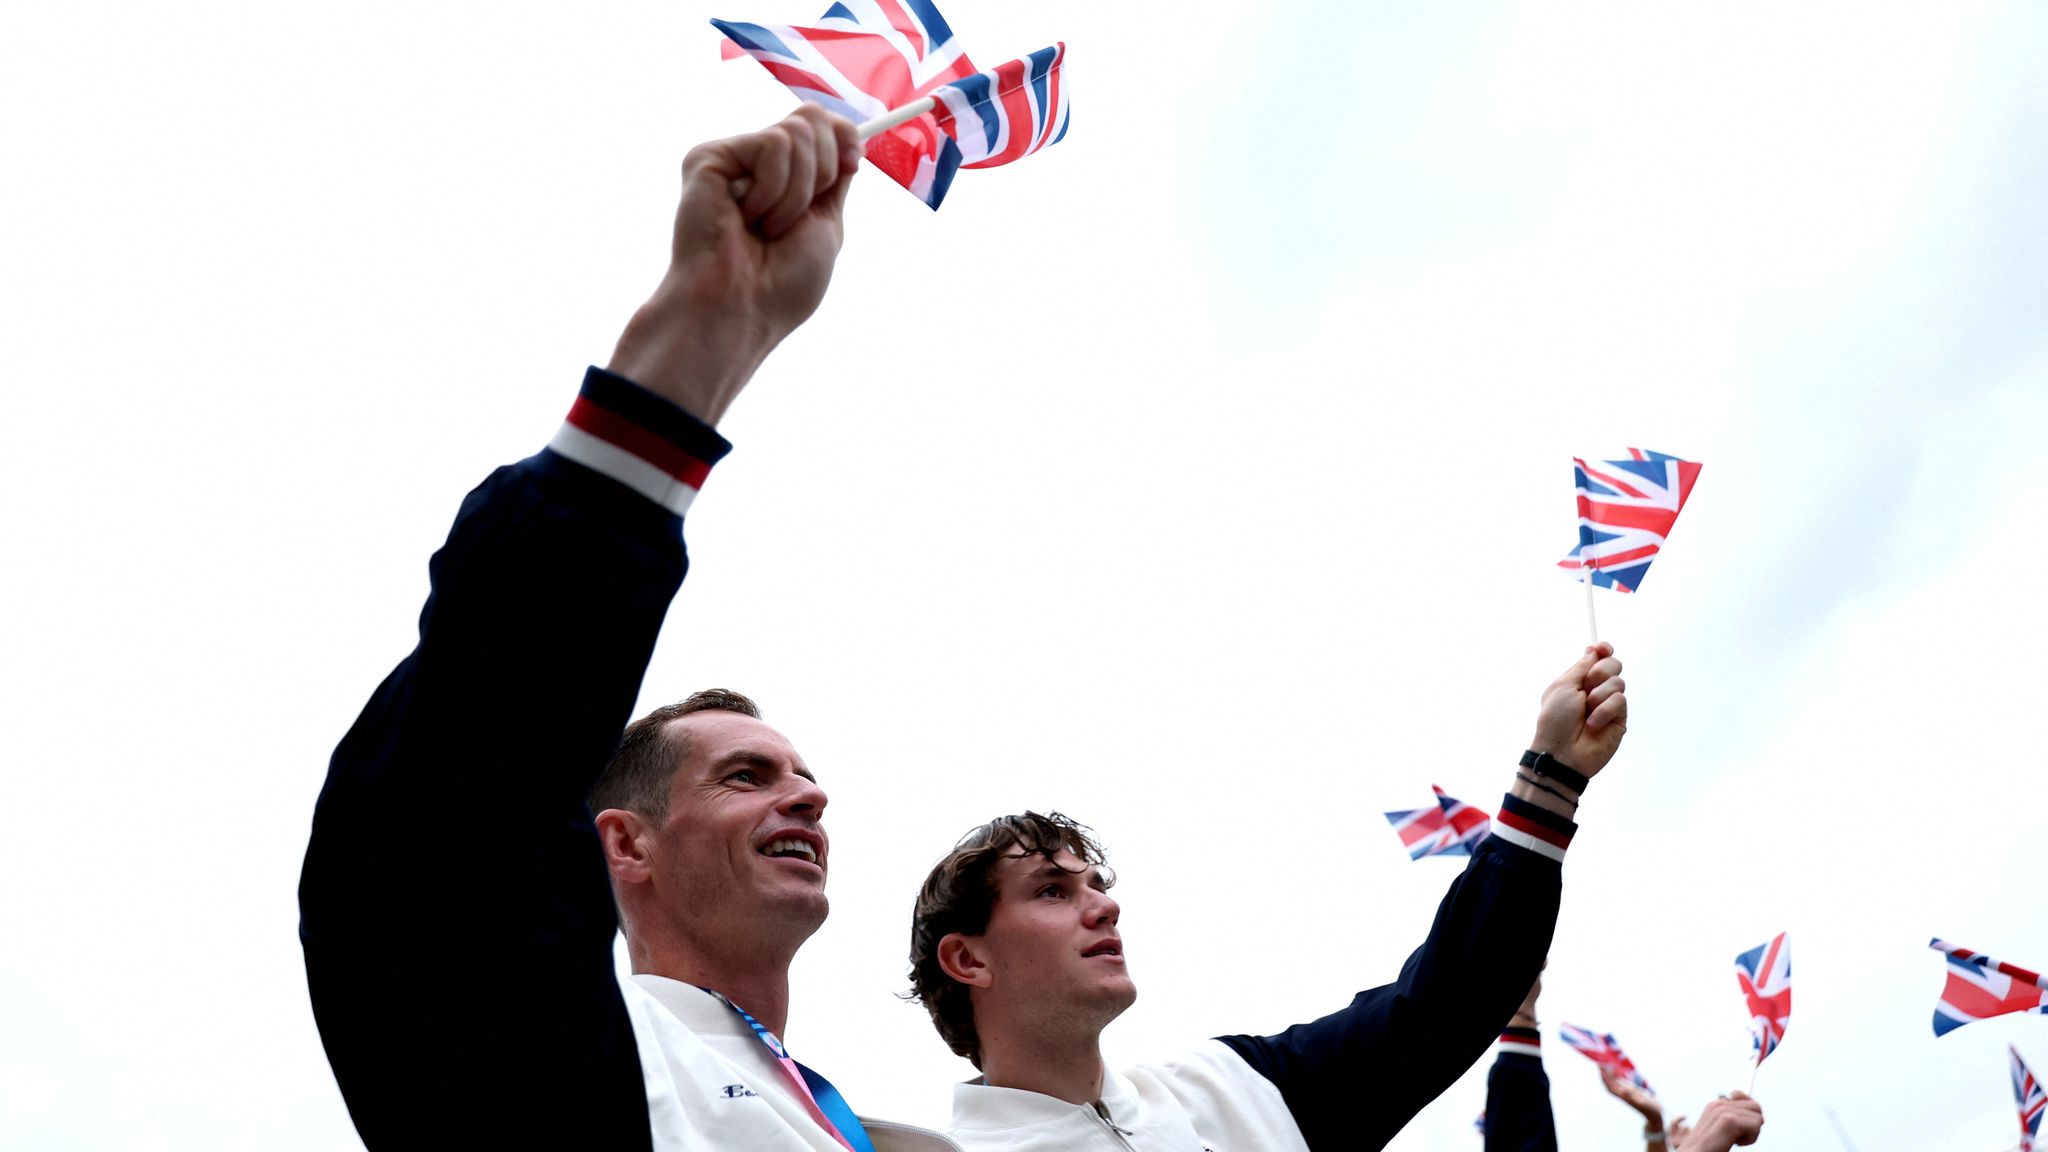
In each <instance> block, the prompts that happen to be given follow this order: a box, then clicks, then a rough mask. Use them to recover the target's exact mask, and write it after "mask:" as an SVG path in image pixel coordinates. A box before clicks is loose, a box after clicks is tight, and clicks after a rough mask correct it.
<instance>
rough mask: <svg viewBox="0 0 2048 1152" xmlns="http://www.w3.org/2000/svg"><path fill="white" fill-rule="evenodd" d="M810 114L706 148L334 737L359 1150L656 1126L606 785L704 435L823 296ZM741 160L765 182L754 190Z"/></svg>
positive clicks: (818, 180) (336, 896)
mask: <svg viewBox="0 0 2048 1152" xmlns="http://www.w3.org/2000/svg"><path fill="white" fill-rule="evenodd" d="M851 132H852V129H851V126H850V125H847V124H846V123H845V122H844V121H840V120H836V119H835V118H831V117H828V116H825V115H824V114H822V113H821V112H819V110H817V109H814V108H808V107H807V108H806V109H804V110H802V111H800V112H799V113H797V114H796V115H794V116H792V117H790V118H789V119H788V120H785V121H783V122H782V124H780V125H777V126H776V127H775V128H771V129H769V130H768V131H766V132H761V133H755V134H753V135H750V136H742V137H737V138H734V139H731V140H725V141H719V142H717V143H714V144H708V145H704V146H702V147H700V148H698V149H696V150H694V151H693V152H691V154H690V157H689V159H688V160H686V161H685V163H684V168H683V178H684V190H683V196H682V203H681V206H680V208H679V209H678V212H677V222H676V234H675V245H674V251H673V257H672V263H671V267H670V269H669V272H668V275H667V276H666V277H664V279H663V281H662V284H661V286H660V288H658V289H657V291H656V293H655V295H654V297H653V298H652V299H650V300H649V302H648V303H647V305H646V306H644V307H643V308H641V309H640V311H639V312H638V313H637V314H636V315H635V317H634V318H633V321H632V323H631V324H630V325H629V326H628V328H627V330H626V334H625V336H624V337H622V338H621V340H620V344H619V351H618V353H617V354H616V355H615V357H614V359H613V361H612V366H613V369H614V371H611V372H607V371H602V370H599V369H595V368H593V369H591V371H590V373H589V375H588V376H587V377H586V380H585V383H584V386H583V390H582V393H581V395H580V396H579V397H578V399H577V401H576V403H575V406H574V408H572V410H571V412H570V414H569V418H568V420H567V421H566V422H565V423H564V425H563V426H562V428H561V430H560V431H559V432H558V433H557V434H556V436H555V438H554V440H553V441H551V442H550V444H549V446H548V448H547V449H545V450H543V451H542V452H540V453H539V454H537V455H535V456H532V457H529V458H528V459H526V460H523V461H521V462H519V463H517V464H514V465H510V466H508V467H505V468H501V469H499V470H498V471H497V472H495V473H493V474H492V475H491V476H490V477H489V478H488V479H487V480H485V481H484V483H483V484H482V485H480V486H479V487H478V488H477V489H476V490H475V491H473V492H471V493H470V495H469V497H468V499H467V500H465V501H464V502H463V505H462V509H461V511H460V513H459V514H458V515H457V518H456V521H455V525H454V527H453V529H452V530H451V531H450V533H449V537H448V541H447V543H446V544H445V545H444V546H443V547H442V549H441V550H440V551H439V552H438V553H436V554H435V556H434V559H433V561H432V564H431V566H430V572H431V576H432V580H433V590H432V593H431V594H430V596H429V597H428V600H427V604H426V607H425V609H424V610H423V611H422V613H421V615H420V636H419V643H418V646H417V647H415V648H414V649H413V651H412V653H411V655H409V656H407V657H406V658H405V660H404V661H403V662H401V663H400V664H399V665H398V667H397V668H396V669H394V670H393V671H392V673H391V674H390V676H389V677H387V678H386V679H385V681H384V683H383V684H382V685H380V686H379V687H378V688H377V691H376V692H375V694H374V695H373V696H372V697H371V698H370V701H369V703H368V705H367V706H366V707H365V708H364V710H363V712H362V714H361V716H360V717H359V718H358V719H357V721H356V723H355V725H354V727H353V728H351V729H350V731H349V733H348V734H347V735H346V736H345V737H344V738H343V739H342V741H341V744H340V745H339V746H338V747H337V748H336V749H335V753H334V757H333V760H332V761H331V763H330V765H329V769H328V776H327V782H326V785H325V787H324V788H323V789H322V791H321V795H320V801H319V804H318V806H317V808H316V809H315V812H314V817H313V835H312V840H311V843H310V844H309V846H308V848H307V853H306V862H305V868H304V871H303V873H302V875H301V878H300V886H299V901H300V929H299V934H300V939H301V942H302V944H303V947H304V950H305V956H306V974H307V983H308V987H309V990H310V992H311V994H312V1000H313V1008H314V1015H315V1017H316V1019H317V1021H318V1023H319V1026H320V1032H321V1039H322V1041H323V1043H324V1044H325V1045H326V1048H327V1053H328V1059H329V1061H330V1063H331V1064H332V1065H333V1068H334V1073H335V1079H336V1081H337V1082H338V1083H339V1085H340V1087H341V1091H342V1095H343V1097H344V1098H345V1099H346V1100H347V1102H348V1106H349V1111H350V1114H351V1115H352V1117H353V1118H354V1120H355V1122H356V1127H357V1129H358V1131H359V1132H360V1134H361V1135H362V1137H363V1140H364V1143H365V1144H366V1145H367V1146H368V1147H370V1148H373V1149H383V1148H413V1147H562V1148H567V1147H588V1148H622V1149H630V1148H636V1147H637V1148H645V1147H647V1146H648V1141H649V1136H648V1121H647V1104H646V1098H645V1095H644V1092H643V1089H642V1073H641V1069H640V1065H639V1062H638V1054H637V1052H636V1050H635V1046H634V1042H633V1036H632V1030H631V1027H630V1025H629V1023H628V1020H627V1016H626V1012H625V1008H624V1004H623V1002H622V1000H621V998H620V995H619V991H618V987H617V983H616V980H615V977H614V974H613V964H612V939H613V936H614V933H615V931H616V923H615V919H614V913H613V908H612V902H611V893H610V889H609V887H608V883H607V879H606V874H605V868H604V863H603V860H602V857H601V855H600V852H599V850H598V844H597V839H596V836H595V834H594V832H593V830H592V827H591V822H590V815H589V813H588V811H587V810H586V809H585V806H584V802H583V798H584V796H585V794H586V792H587V791H588V790H589V788H590V785H591V783H592V781H593V780H594V779H595V777H596V775H597V773H598V772H599V771H600V770H602V768H603V767H604V764H605V762H606V761H607V760H608V759H609V758H610V756H611V754H612V751H613V749H614V747H615V746H616V744H617V741H618V738H619V733H620V731H621V729H622V728H623V727H624V726H625V723H626V721H627V720H628V719H629V718H630V713H631V710H632V707H633V704H634V701H635V699H636V697H637V696H638V693H639V686H640V678H641V675H642V673H643V671H644V670H645V667H646V663H647V660H648V657H649V655H650V654H651V652H652V650H653V646H654V641H655V637H656V634H657V633H658V632H659V630H660V627H661V621H662V617H663V615H664V614H665V613H666V612H667V610H668V604H669V601H670V599H671V598H672V597H673V596H674V594H675V592H676V589H677V588H678V586H679V585H680V583H681V581H682V578H683V573H684V570H685V567H686V565H687V561H686V558H685V555H684V551H683V545H682V537H681V531H680V529H681V523H682V520H681V517H682V513H683V511H684V509H685V508H687V507H688V504H689V502H690V499H691V497H692V496H693V495H694V494H695V491H696V488H697V486H698V484H700V483H701V482H702V480H703V477H704V474H705V473H706V472H707V471H708V470H709V468H710V466H711V465H712V464H713V463H715V462H716V461H717V460H718V459H719V457H721V456H722V455H724V453H725V451H726V450H727V445H726V443H725V441H724V440H723V439H722V438H720V437H719V435H718V434H717V433H716V432H714V431H713V430H712V429H711V427H710V425H711V423H712V422H715V421H716V420H717V419H718V417H719V416H720V415H722V414H723V412H724V410H725V408H726V406H727V405H728V404H730V403H731V401H732V399H733V397H734V396H735V395H736V394H737V393H738V391H739V389H740V388H741V387H742V386H744V385H745V383H746V381H747V379H748V378H749V377H750V376H751V375H752V373H753V370H754V368H755V367H757V366H758V365H759V364H760V362H761V361H762V359H763V358H765V357H766V355H767V354H768V351H769V350H770V349H772V348H773V347H774V345H775V344H776V343H777V342H778V341H780V340H781V339H782V337H783V336H786V335H787V334H788V333H789V332H790V331H791V330H793V329H794V328H795V327H796V325H797V324H799V323H801V322H802V321H803V319H804V318H805V317H806V316H808V315H809V314H810V312H811V310H812V309H814V308H815V307H816V305H817V303H818V301H819V299H820V298H821V296H822V295H823V292H824V289H825V285H826V282H827V280H828V279H829V277H830V274H831V268H832V261H833V257H834V255H835V254H836V253H837V251H838V247H839V236H840V205H841V203H842V202H843V199H844V196H845V187H846V177H847V175H848V173H849V172H850V170H851V168H852V167H853V165H854V163H855V160H856V158H857V154H853V153H850V152H849V151H848V149H849V148H850V147H851ZM733 175H751V176H752V177H753V179H754V188H753V191H752V192H751V193H750V195H749V196H748V198H747V199H746V200H745V201H744V202H738V203H736V202H735V201H734V200H733V199H732V197H731V195H730V193H729V192H728V191H727V181H728V180H729V179H730V178H731V177H732V176H733Z"/></svg>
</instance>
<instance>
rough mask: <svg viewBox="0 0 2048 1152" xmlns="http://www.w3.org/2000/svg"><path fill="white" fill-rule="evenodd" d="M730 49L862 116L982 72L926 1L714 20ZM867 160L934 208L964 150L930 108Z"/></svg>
mask: <svg viewBox="0 0 2048 1152" xmlns="http://www.w3.org/2000/svg"><path fill="white" fill-rule="evenodd" d="M711 23H712V25H713V26H714V27H716V28H717V29H718V30H719V31H720V32H723V33H725V37H726V41H727V43H726V45H725V48H724V50H725V53H726V55H727V56H729V57H731V56H740V55H745V56H751V57H753V58H754V60H755V61H757V62H758V63H759V64H760V65H761V67H763V68H765V69H767V70H768V74H769V75H771V76H773V77H775V78H776V79H777V80H780V81H781V82H782V83H783V85H784V86H785V87H787V88H788V89H789V90H790V91H791V92H794V93H796V95H797V97H798V98H799V99H801V100H804V101H806V102H808V103H812V104H819V105H822V106H824V107H826V108H828V109H830V110H831V111H833V112H835V113H838V114H839V115H841V116H844V117H846V118H847V119H848V120H851V121H853V122H854V123H856V124H859V123H862V122H865V121H868V120H873V119H874V118H876V117H877V116H880V115H882V114H883V113H885V112H888V111H889V110H891V109H893V108H900V107H902V106H903V105H905V104H908V103H910V102H911V101H913V100H916V99H918V98H919V97H922V96H929V95H931V94H932V93H933V92H935V91H936V90H937V89H938V88H940V87H941V86H943V85H946V84H950V83H953V82H954V81H957V80H965V79H968V78H969V77H972V76H974V75H975V67H974V62H973V61H971V60H969V59H968V58H967V52H966V50H965V49H964V48H962V47H961V46H960V44H959V42H958V40H957V39H956V38H955V37H954V35H953V29H952V28H951V27H950V26H949V25H947V23H946V19H945V17H943V16H941V15H939V10H938V9H937V8H935V7H933V6H932V5H931V4H930V3H929V2H928V0H840V2H839V3H836V4H834V5H832V7H831V8H829V9H827V10H826V12H825V15H824V18H823V19H821V20H820V21H819V22H818V24H817V25H816V26H813V27H793V26H790V25H779V24H778V25H771V24H748V23H743V22H741V21H736V20H713V21H712V22H711ZM866 155H867V158H868V161H869V162H870V163H872V164H874V166H875V167H877V168H880V169H881V170H882V171H883V172H886V173H888V175H889V178H890V179H892V180H894V181H896V182H897V183H898V184H901V185H903V187H904V188H906V189H908V190H909V191H910V193H911V194H912V195H914V196H916V197H917V198H918V199H920V200H922V201H924V202H925V203H926V204H928V205H930V206H931V207H933V208H937V207H938V206H939V202H940V201H942V200H944V199H945V198H946V189H947V188H949V187H950V186H951V185H952V183H953V172H954V170H955V169H957V168H959V167H960V149H959V147H958V146H957V145H955V144H954V143H953V141H952V138H951V137H949V136H947V135H946V134H945V133H944V132H942V131H940V130H939V127H938V124H937V122H936V121H934V120H933V119H932V117H930V116H920V117H918V118H916V119H914V120H911V121H909V122H908V123H905V124H901V125H898V126H897V127H895V128H891V129H889V130H888V131H885V132H880V133H877V134H876V135H875V136H874V137H873V138H872V139H870V140H869V141H868V143H867V148H866Z"/></svg>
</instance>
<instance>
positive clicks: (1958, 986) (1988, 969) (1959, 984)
mask: <svg viewBox="0 0 2048 1152" xmlns="http://www.w3.org/2000/svg"><path fill="white" fill-rule="evenodd" d="M1927 946H1928V947H1929V948H1932V949H1934V950H1935V951H1936V952H1940V953H1942V954H1943V955H1944V956H1946V957H1948V983H1947V984H1945V985H1943V986H1942V989H1941V999H1940V1000H1937V1001H1935V1004H1934V1034H1935V1035H1936V1036H1946V1035H1948V1034H1949V1033H1950V1032H1953V1031H1955V1030H1956V1029H1958V1028H1961V1027H1962V1026H1963V1025H1965V1024H1970V1023H1974V1022H1975V1021H1978V1020H1982V1019H1984V1018H1985V1017H1987V1016H2003V1015H2005V1014H2006V1013H2008V1012H2041V1013H2048V981H2044V980H2042V978H2041V977H2040V976H2039V975H2038V974H2036V973H2033V972H2029V971H2027V970H2026V969H2025V968H2021V967H2020V966H2018V965H2017V964H2007V963H2005V962H2004V961H2003V960H1993V959H1992V958H1991V957H1989V956H1986V955H1984V954H1983V953H1982V952H1972V951H1970V950H1969V949H1968V948H1958V947H1956V946H1955V945H1953V944H1951V943H1949V942H1948V941H1946V940H1941V939H1934V940H1930V941H1928V942H1927Z"/></svg>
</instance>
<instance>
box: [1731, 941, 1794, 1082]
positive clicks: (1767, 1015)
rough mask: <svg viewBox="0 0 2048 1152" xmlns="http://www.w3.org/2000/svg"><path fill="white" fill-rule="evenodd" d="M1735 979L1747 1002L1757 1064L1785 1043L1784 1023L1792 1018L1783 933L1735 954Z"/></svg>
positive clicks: (1789, 960)
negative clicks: (1739, 953)
mask: <svg viewBox="0 0 2048 1152" xmlns="http://www.w3.org/2000/svg"><path fill="white" fill-rule="evenodd" d="M1735 979H1736V982H1737V983H1739V984H1741V985H1742V998H1743V999H1744V1000H1746V1001H1748V1003H1749V1032H1750V1039H1751V1040H1752V1041H1753V1042H1754V1043H1755V1045H1756V1062H1757V1063H1759V1064H1761V1063H1763V1062H1764V1057H1766V1056H1769V1055H1770V1054H1771V1053H1773V1052H1776V1051H1777V1050H1778V1045H1780V1044H1782V1043H1784V1042H1785V1025H1786V1024H1787V1023H1788V1022H1789V1021H1790V1020H1791V1018H1792V945H1791V944H1790V943H1788V942H1787V941H1786V939H1785V933H1783V932H1780V933H1778V934H1777V935H1776V936H1773V937H1771V940H1770V942H1769V943H1768V944H1759V945H1757V946H1756V947H1754V948H1751V949H1750V950H1749V951H1747V952H1744V953H1743V954H1742V955H1740V956H1737V957H1736V958H1735Z"/></svg>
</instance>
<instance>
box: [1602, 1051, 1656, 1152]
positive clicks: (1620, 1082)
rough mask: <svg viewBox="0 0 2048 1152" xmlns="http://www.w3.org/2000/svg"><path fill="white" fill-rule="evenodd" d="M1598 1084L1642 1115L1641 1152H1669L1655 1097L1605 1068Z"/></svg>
mask: <svg viewBox="0 0 2048 1152" xmlns="http://www.w3.org/2000/svg"><path fill="white" fill-rule="evenodd" d="M1600 1083H1601V1085H1602V1086H1603V1087H1605V1088H1606V1089H1607V1092H1608V1094H1609V1095H1611V1096H1613V1097H1614V1098H1615V1099H1617V1100H1620V1101H1621V1102H1622V1103H1624V1104H1627V1105H1628V1106H1629V1107H1631V1108H1633V1109H1635V1110H1636V1111H1637V1112H1638V1113H1640V1114H1641V1115H1642V1118H1643V1152H1669V1149H1668V1148H1667V1146H1666V1139H1665V1135H1664V1108H1663V1106H1662V1105H1661V1104H1659V1103H1657V1097H1656V1096H1655V1095H1653V1094H1651V1093H1650V1092H1648V1091H1647V1090H1645V1089H1642V1088H1638V1087H1636V1086H1635V1085H1634V1084H1631V1083H1629V1082H1628V1081H1627V1080H1624V1079H1622V1078H1621V1077H1619V1076H1616V1075H1615V1074H1614V1073H1612V1072H1609V1071H1608V1070H1607V1069H1605V1068H1602V1069H1601V1070H1600Z"/></svg>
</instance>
